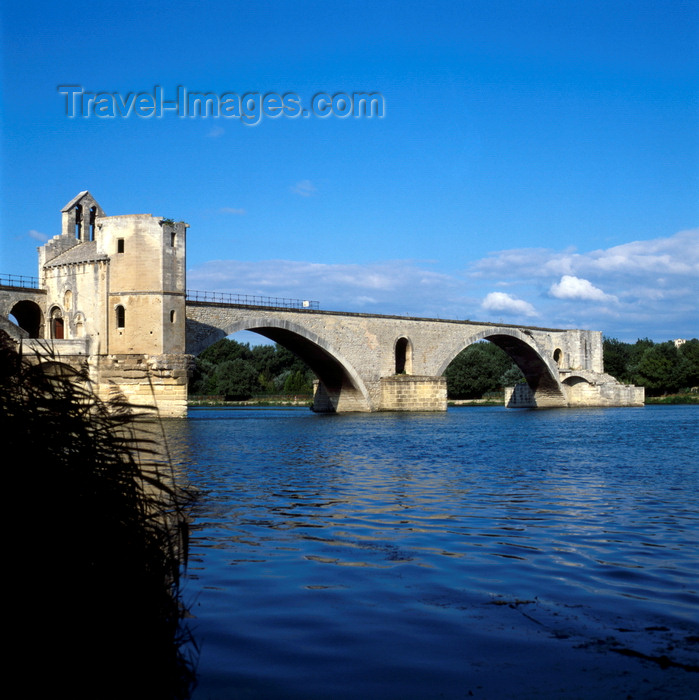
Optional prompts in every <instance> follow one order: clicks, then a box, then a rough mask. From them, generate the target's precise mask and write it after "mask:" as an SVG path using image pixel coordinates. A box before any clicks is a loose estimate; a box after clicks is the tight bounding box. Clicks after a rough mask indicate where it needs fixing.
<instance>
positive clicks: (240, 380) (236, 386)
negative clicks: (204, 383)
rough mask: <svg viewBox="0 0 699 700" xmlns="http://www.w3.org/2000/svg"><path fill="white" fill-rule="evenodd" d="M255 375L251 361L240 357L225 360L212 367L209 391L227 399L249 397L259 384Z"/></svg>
mask: <svg viewBox="0 0 699 700" xmlns="http://www.w3.org/2000/svg"><path fill="white" fill-rule="evenodd" d="M257 377H258V374H257V372H256V371H255V367H254V366H253V365H252V363H250V362H246V361H245V360H243V359H242V358H240V357H238V358H236V359H235V360H226V361H225V362H222V363H221V364H219V365H216V369H214V372H213V375H212V384H211V389H212V391H211V392H210V393H212V394H217V395H218V394H220V395H223V396H225V397H226V398H227V399H249V398H250V397H251V396H253V395H254V394H255V392H256V391H257V388H258V386H259V384H258V381H257Z"/></svg>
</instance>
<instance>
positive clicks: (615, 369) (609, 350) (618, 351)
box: [602, 338, 631, 382]
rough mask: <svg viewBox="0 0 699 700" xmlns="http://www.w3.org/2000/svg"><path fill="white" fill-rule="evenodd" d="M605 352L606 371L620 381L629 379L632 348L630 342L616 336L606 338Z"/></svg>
mask: <svg viewBox="0 0 699 700" xmlns="http://www.w3.org/2000/svg"><path fill="white" fill-rule="evenodd" d="M602 349H603V353H604V360H603V361H604V371H605V372H607V373H608V374H611V375H612V377H616V379H618V380H619V381H622V382H623V381H627V372H628V365H629V359H630V358H631V350H630V346H629V344H628V343H623V342H622V341H621V340H617V339H616V338H605V339H604V342H603V343H602Z"/></svg>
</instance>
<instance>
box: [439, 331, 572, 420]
mask: <svg viewBox="0 0 699 700" xmlns="http://www.w3.org/2000/svg"><path fill="white" fill-rule="evenodd" d="M479 340H488V341H490V342H491V343H493V344H495V345H497V346H498V347H499V348H500V349H501V350H504V351H505V352H506V353H507V355H508V356H509V357H510V358H511V359H512V361H513V362H514V363H515V364H516V365H517V366H518V367H519V369H520V370H521V371H522V374H523V375H524V378H525V379H526V381H527V384H528V385H529V388H530V389H531V391H532V394H533V395H534V398H535V400H536V402H537V405H540V406H546V405H551V406H554V405H567V402H568V400H567V397H568V392H567V391H566V389H565V388H564V387H563V385H562V383H561V381H560V379H559V378H558V364H557V362H556V360H554V358H553V356H551V357H549V356H548V355H547V354H546V353H545V352H543V351H542V350H541V348H540V347H539V346H538V345H537V343H536V341H535V340H534V338H532V337H531V336H530V335H529V334H528V333H527V331H520V330H518V329H516V328H503V327H493V328H488V329H486V330H482V331H480V332H478V333H474V334H473V335H470V336H468V337H467V338H466V339H465V340H463V341H461V342H459V343H457V344H454V345H452V346H451V347H450V348H449V349H448V351H447V354H446V355H445V356H444V359H443V361H442V364H441V366H440V367H439V369H438V372H437V373H438V374H439V375H440V376H441V375H442V374H444V372H445V370H446V369H447V367H448V366H449V364H450V363H451V362H452V360H453V359H454V358H455V357H456V356H457V355H458V354H459V353H460V352H461V351H462V350H464V349H466V348H467V347H469V346H470V345H473V343H476V342H478V341H479Z"/></svg>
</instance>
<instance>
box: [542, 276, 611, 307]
mask: <svg viewBox="0 0 699 700" xmlns="http://www.w3.org/2000/svg"><path fill="white" fill-rule="evenodd" d="M549 294H551V296H554V297H556V299H584V300H587V301H617V298H616V297H615V296H613V295H611V294H605V293H604V292H603V291H602V290H601V289H600V288H599V287H595V285H594V284H592V283H591V282H590V281H589V280H586V279H582V278H580V277H575V276H574V275H563V277H561V281H560V282H557V283H555V284H552V285H551V288H550V289H549Z"/></svg>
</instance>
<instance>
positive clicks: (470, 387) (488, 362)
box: [444, 342, 521, 399]
mask: <svg viewBox="0 0 699 700" xmlns="http://www.w3.org/2000/svg"><path fill="white" fill-rule="evenodd" d="M513 368H514V369H513ZM508 373H509V374H508ZM505 375H507V379H509V378H510V377H516V379H515V381H514V382H513V383H516V381H517V380H518V379H519V378H521V372H519V370H518V368H517V366H516V365H515V364H514V363H513V362H512V360H511V359H510V357H509V356H508V355H507V353H505V352H504V351H503V350H501V349H500V348H498V347H497V346H496V345H494V344H493V343H490V342H484V343H475V344H473V345H470V346H469V347H467V348H466V349H465V350H462V351H461V352H460V353H459V354H458V355H457V356H456V357H455V358H454V360H453V361H452V362H451V364H450V365H449V367H447V369H446V372H445V373H444V376H445V377H446V379H447V393H448V395H449V397H450V398H453V399H478V398H481V397H482V396H483V394H486V393H488V392H493V391H500V390H501V389H502V387H503V386H504V383H503V378H505Z"/></svg>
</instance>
